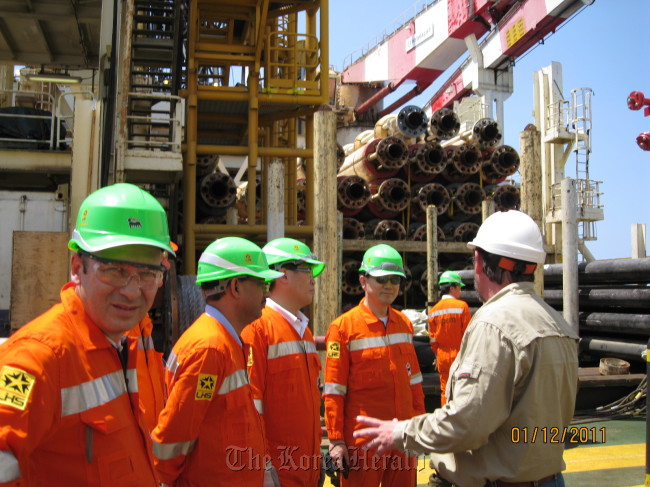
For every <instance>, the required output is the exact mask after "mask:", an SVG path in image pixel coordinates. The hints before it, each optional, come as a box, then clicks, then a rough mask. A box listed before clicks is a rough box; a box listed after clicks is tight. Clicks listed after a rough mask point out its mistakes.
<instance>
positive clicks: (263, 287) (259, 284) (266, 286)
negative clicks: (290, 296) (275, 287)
mask: <svg viewBox="0 0 650 487" xmlns="http://www.w3.org/2000/svg"><path fill="white" fill-rule="evenodd" d="M237 280H238V281H239V282H244V281H250V282H252V283H253V284H254V285H255V286H257V287H258V288H260V289H261V290H262V291H264V292H265V293H268V292H269V288H270V287H271V283H270V282H267V281H265V280H264V279H261V278H259V277H253V276H238V277H237Z"/></svg>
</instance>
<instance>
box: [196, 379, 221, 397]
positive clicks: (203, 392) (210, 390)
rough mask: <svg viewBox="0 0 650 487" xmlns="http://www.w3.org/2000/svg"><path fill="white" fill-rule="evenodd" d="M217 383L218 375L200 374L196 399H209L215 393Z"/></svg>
mask: <svg viewBox="0 0 650 487" xmlns="http://www.w3.org/2000/svg"><path fill="white" fill-rule="evenodd" d="M216 385H217V376H216V375H210V374H199V377H198V380H197V382H196V392H195V393H194V399H196V400H197V401H209V400H210V399H212V396H213V395H214V389H215V387H216Z"/></svg>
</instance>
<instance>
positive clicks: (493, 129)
mask: <svg viewBox="0 0 650 487" xmlns="http://www.w3.org/2000/svg"><path fill="white" fill-rule="evenodd" d="M501 138H502V137H501V132H499V125H498V124H497V122H496V120H492V119H491V118H482V119H480V120H479V121H478V122H476V123H475V124H474V127H473V128H472V140H473V141H474V142H475V143H476V145H478V146H479V147H480V148H481V149H489V148H491V147H495V146H496V145H497V144H498V143H499V142H500V141H501Z"/></svg>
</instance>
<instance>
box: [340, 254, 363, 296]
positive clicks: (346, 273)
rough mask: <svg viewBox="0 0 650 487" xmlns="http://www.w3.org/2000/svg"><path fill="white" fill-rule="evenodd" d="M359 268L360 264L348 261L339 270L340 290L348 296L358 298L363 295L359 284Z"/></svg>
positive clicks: (352, 260) (355, 261)
mask: <svg viewBox="0 0 650 487" xmlns="http://www.w3.org/2000/svg"><path fill="white" fill-rule="evenodd" d="M359 267H361V262H359V261H358V260H354V259H349V260H346V261H344V262H343V266H342V269H341V290H342V291H343V294H346V295H348V296H359V295H360V294H363V288H362V287H361V283H360V282H359Z"/></svg>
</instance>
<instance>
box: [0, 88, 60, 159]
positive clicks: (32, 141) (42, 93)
mask: <svg viewBox="0 0 650 487" xmlns="http://www.w3.org/2000/svg"><path fill="white" fill-rule="evenodd" d="M0 93H7V94H11V95H12V105H14V106H15V103H16V95H17V94H21V95H26V94H29V95H39V96H41V97H45V98H48V99H49V104H50V106H54V97H53V96H52V95H51V94H50V93H47V92H45V91H32V90H28V91H26V90H0ZM42 111H46V110H42ZM0 117H5V118H14V119H15V118H24V119H40V120H49V121H50V138H49V141H48V144H49V149H50V150H53V149H54V147H56V145H55V143H54V133H55V131H54V130H53V129H54V125H55V123H56V117H55V113H54V111H51V112H50V115H28V114H23V113H0ZM46 140H47V139H32V138H11V137H0V142H23V143H27V144H43V143H44V142H45V141H46ZM57 145H58V144H57Z"/></svg>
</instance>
